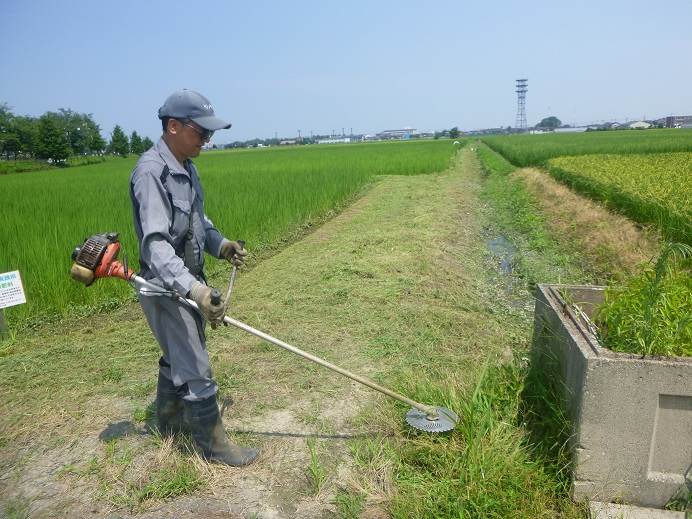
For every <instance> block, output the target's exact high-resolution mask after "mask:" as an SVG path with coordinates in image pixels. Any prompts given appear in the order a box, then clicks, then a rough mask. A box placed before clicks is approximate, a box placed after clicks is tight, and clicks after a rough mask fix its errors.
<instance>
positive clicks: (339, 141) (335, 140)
mask: <svg viewBox="0 0 692 519" xmlns="http://www.w3.org/2000/svg"><path fill="white" fill-rule="evenodd" d="M348 142H351V137H333V138H329V139H319V140H318V141H317V144H346V143H348Z"/></svg>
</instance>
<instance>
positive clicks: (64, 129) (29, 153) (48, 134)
mask: <svg viewBox="0 0 692 519" xmlns="http://www.w3.org/2000/svg"><path fill="white" fill-rule="evenodd" d="M152 145H153V143H152V141H151V139H149V138H148V137H145V138H142V137H140V136H139V135H138V134H137V132H136V131H134V132H132V135H131V136H130V138H129V139H128V137H127V135H125V133H124V132H123V130H122V128H120V126H118V125H116V126H115V128H113V132H112V134H111V140H110V142H106V141H105V139H104V138H103V137H102V136H101V128H100V127H99V125H98V124H97V123H96V122H95V121H94V118H93V116H92V115H91V114H83V113H78V112H74V111H72V110H69V109H64V108H61V109H60V110H58V111H57V112H46V113H44V114H43V115H42V116H40V117H29V116H21V115H15V114H13V113H12V111H11V110H10V108H9V107H8V106H7V104H5V103H0V155H2V156H3V157H4V158H5V159H7V160H9V159H11V158H14V159H17V158H36V159H44V160H51V161H53V162H57V163H60V162H64V161H65V160H66V159H67V158H68V157H70V156H71V155H102V154H104V153H110V154H114V155H121V156H126V155H128V154H130V153H137V154H139V153H142V152H144V151H145V150H147V149H148V148H149V147H151V146H152Z"/></svg>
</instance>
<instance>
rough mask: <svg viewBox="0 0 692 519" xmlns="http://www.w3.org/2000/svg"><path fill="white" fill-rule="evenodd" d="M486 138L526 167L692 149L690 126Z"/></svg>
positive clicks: (506, 155) (498, 149)
mask: <svg viewBox="0 0 692 519" xmlns="http://www.w3.org/2000/svg"><path fill="white" fill-rule="evenodd" d="M482 140H483V142H485V143H486V144H487V145H488V146H490V147H491V148H492V149H493V150H495V151H497V152H498V153H500V154H502V155H503V156H504V157H505V158H506V159H507V160H509V161H510V162H511V163H512V164H515V165H517V166H522V167H526V166H543V165H545V163H546V162H547V161H548V159H551V158H554V157H563V156H566V155H587V154H596V153H599V154H600V153H618V154H630V153H667V152H676V151H686V152H690V151H692V130H687V129H665V130H648V131H633V130H621V131H607V132H584V133H550V134H537V135H531V134H521V135H493V136H487V137H483V139H482Z"/></svg>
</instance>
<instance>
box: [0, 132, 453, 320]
mask: <svg viewBox="0 0 692 519" xmlns="http://www.w3.org/2000/svg"><path fill="white" fill-rule="evenodd" d="M454 151H455V147H454V146H453V144H452V142H451V141H449V140H437V141H417V142H415V141H414V142H396V143H368V144H354V145H347V146H344V145H336V146H322V145H320V146H311V147H294V148H272V149H251V150H234V151H219V152H208V153H204V154H202V155H201V156H200V157H199V158H198V159H197V160H195V163H196V164H197V166H198V169H199V171H200V175H201V177H202V184H203V186H204V190H205V203H206V212H207V214H208V215H209V217H210V218H211V219H212V220H213V221H214V223H215V224H216V226H217V227H218V228H219V229H220V230H221V231H222V232H223V233H224V234H226V235H227V236H228V237H229V238H231V239H245V240H246V242H247V248H248V249H249V250H250V251H251V252H252V251H258V250H262V249H263V248H265V247H271V246H272V245H275V244H277V243H278V242H279V241H280V240H281V239H282V238H285V237H287V236H288V235H290V234H291V233H293V232H296V230H299V229H301V228H303V227H304V226H306V225H309V224H310V222H314V221H319V220H320V219H322V218H324V217H325V216H326V215H328V214H329V213H330V212H331V211H334V210H335V209H338V208H339V207H341V206H343V204H345V203H347V202H348V201H349V200H350V199H352V198H353V197H354V196H355V195H356V194H357V193H358V192H359V191H361V190H362V189H363V188H364V187H365V186H366V185H367V184H368V183H370V182H371V181H372V180H373V179H374V178H375V177H376V176H377V175H416V174H425V173H431V172H435V171H442V170H444V169H446V167H447V166H448V164H449V162H450V159H451V157H452V156H453V153H454ZM135 162H136V159H135V158H127V159H114V160H110V161H107V162H104V163H101V164H92V165H88V166H82V167H74V168H67V169H53V170H48V171H38V172H33V173H25V174H17V175H3V176H0V207H2V212H1V213H0V272H6V271H12V270H19V271H20V273H21V275H22V280H23V283H24V288H25V291H26V293H27V303H26V304H25V305H20V306H16V307H11V308H8V309H6V310H5V316H6V318H7V320H8V322H9V323H10V325H11V327H14V328H16V327H18V326H23V325H27V324H36V323H39V322H41V321H42V320H44V319H52V318H54V317H55V316H56V315H57V316H59V315H66V314H68V313H70V314H75V313H76V312H78V311H82V312H90V311H93V310H94V309H95V308H99V307H108V306H110V305H113V304H117V303H118V302H119V301H121V300H122V299H123V298H125V297H127V296H128V295H131V294H132V291H131V290H130V289H129V287H128V286H127V285H126V284H125V283H123V282H122V281H117V280H101V281H100V282H99V284H98V285H96V288H95V287H90V288H88V289H85V288H84V287H83V286H81V285H79V284H77V283H75V282H74V281H72V280H71V279H70V277H69V269H70V265H71V259H70V253H71V252H72V250H73V248H74V247H75V246H76V245H79V244H81V243H82V241H83V240H84V238H86V237H88V236H89V235H91V234H94V233H97V232H106V231H117V232H119V233H121V241H122V243H123V251H124V252H126V253H127V255H128V261H129V264H130V265H133V266H135V268H136V267H137V266H138V258H137V241H136V237H135V234H134V228H133V224H132V213H131V211H132V210H131V207H130V199H129V194H128V182H129V176H130V172H131V170H132V168H133V166H134V164H135ZM121 257H122V254H121ZM207 258H208V259H210V258H209V257H207Z"/></svg>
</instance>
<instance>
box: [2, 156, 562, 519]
mask: <svg viewBox="0 0 692 519" xmlns="http://www.w3.org/2000/svg"><path fill="white" fill-rule="evenodd" d="M480 189H481V176H480V173H479V168H478V165H477V163H476V159H475V156H474V155H473V153H472V152H471V151H470V150H463V151H462V152H461V153H460V154H459V159H458V161H457V163H456V164H455V166H454V167H452V168H451V169H450V170H449V171H447V172H445V173H442V174H437V175H422V176H415V177H412V176H406V177H403V176H402V177H397V176H392V177H383V178H382V179H381V180H379V181H378V182H377V183H376V184H375V185H374V187H373V188H372V189H371V190H370V191H369V192H368V193H367V194H366V195H365V196H364V197H363V198H361V199H360V200H358V201H357V202H355V203H354V204H353V205H352V206H350V207H349V208H348V209H347V210H346V211H344V212H343V213H341V214H340V215H338V216H337V217H335V218H334V219H333V220H331V221H329V222H328V223H326V224H325V225H323V226H322V227H320V228H319V229H318V230H316V231H315V232H314V233H312V234H310V235H309V236H307V237H305V238H304V239H303V240H301V241H299V242H297V243H295V244H293V245H291V246H289V247H287V248H286V249H285V250H284V251H282V252H281V253H279V254H277V255H275V256H273V257H271V258H269V259H267V260H266V261H263V262H261V263H259V264H257V265H256V266H255V267H254V268H253V269H252V270H251V271H249V272H247V273H241V274H240V275H239V277H238V279H237V281H236V289H235V293H234V299H233V305H232V306H233V308H234V309H233V310H231V312H230V313H231V315H233V316H234V317H236V318H238V319H240V320H243V321H245V322H247V323H248V324H250V325H252V326H255V327H257V328H259V329H261V330H263V331H266V332H267V333H270V334H272V335H274V336H276V337H279V338H281V339H283V340H285V341H287V342H289V343H291V344H294V345H296V346H298V347H301V348H304V349H306V350H308V351H310V352H312V353H315V354H317V355H319V356H322V357H324V358H326V359H327V360H329V361H331V362H334V363H336V364H339V365H341V366H343V367H345V368H347V369H350V370H353V371H355V372H358V373H361V374H365V375H367V376H370V377H373V378H374V379H376V380H378V381H380V382H384V383H386V384H390V385H391V386H393V388H394V389H396V390H399V391H402V392H404V393H406V394H409V395H410V396H412V397H413V398H418V399H420V400H425V401H427V402H428V403H434V404H437V405H448V406H450V407H452V408H454V406H458V405H460V404H459V403H460V402H461V401H462V400H461V399H462V396H463V395H466V394H467V392H468V391H472V390H473V388H474V386H475V384H477V382H478V379H479V374H480V373H482V372H483V369H484V368H483V367H484V366H485V365H486V364H487V363H490V364H493V365H495V364H497V365H499V364H503V363H505V364H506V363H511V362H512V359H513V357H514V353H513V350H516V351H525V349H526V347H527V344H528V340H529V337H530V315H531V309H532V302H531V300H530V298H529V297H528V296H527V295H526V294H524V295H523V296H522V295H519V296H517V294H515V293H511V294H510V293H509V292H508V291H507V286H506V284H505V282H504V281H503V280H502V279H500V277H499V276H498V275H497V272H496V271H495V267H494V265H493V261H492V259H491V258H490V257H489V255H488V254H487V252H486V246H485V240H486V239H487V238H488V236H487V233H488V227H487V211H488V209H487V207H485V206H484V204H483V203H481V202H480V201H479V197H478V195H479V191H480ZM250 245H251V244H250ZM108 283H110V281H107V282H103V283H102V284H101V285H100V288H99V287H98V285H97V287H96V288H94V287H92V288H90V289H89V290H107V289H108V288H107V286H108ZM216 284H217V286H220V285H225V280H216ZM235 309H237V310H235ZM208 334H209V340H208V342H209V349H210V352H211V355H212V366H213V367H214V369H215V375H216V377H217V379H218V381H219V383H220V387H221V395H222V397H232V398H233V400H234V402H233V405H231V406H230V407H229V408H228V409H227V411H226V415H225V424H226V427H227V429H228V431H229V432H230V434H231V435H232V437H233V440H234V441H237V442H239V443H242V444H246V445H257V446H259V447H260V448H261V449H262V451H263V452H262V457H261V459H260V461H259V462H258V463H256V464H254V465H252V466H250V467H247V468H244V469H229V468H223V467H219V466H216V465H208V464H206V463H203V462H202V461H201V460H199V459H198V458H196V457H194V456H190V455H187V454H185V453H184V452H181V451H180V449H179V448H177V447H179V446H172V445H170V444H169V443H166V442H160V441H158V440H157V438H156V437H155V436H152V435H150V434H146V427H145V425H146V420H147V418H148V416H149V414H150V411H151V402H152V400H153V395H154V391H155V377H156V360H157V358H158V349H157V345H156V344H155V342H154V341H153V339H152V337H151V334H150V332H149V330H148V329H147V328H146V325H145V322H144V319H143V317H142V315H141V311H140V310H139V307H138V306H137V305H136V304H132V305H127V306H126V307H125V308H122V309H119V310H117V311H115V312H113V313H111V314H104V315H100V316H95V317H92V318H90V319H88V320H82V321H76V322H73V323H69V324H65V325H58V326H56V327H54V328H51V329H43V330H40V331H38V332H36V333H35V334H34V335H32V336H25V337H20V338H19V339H18V340H17V341H16V342H15V343H13V344H11V345H10V346H9V347H8V348H5V349H4V351H5V354H4V356H2V357H0V370H1V371H2V373H3V374H4V376H3V377H2V379H0V390H1V391H2V393H3V395H4V397H3V398H2V399H1V400H0V495H2V496H3V497H2V498H0V507H4V510H5V512H6V514H7V515H10V514H9V513H8V510H9V511H10V512H11V513H13V514H15V515H14V517H22V515H21V514H22V513H23V511H30V512H31V517H86V516H107V517H130V516H136V517H157V518H158V517H211V518H213V517H235V516H237V517H266V518H271V517H308V518H309V517H358V516H359V515H360V516H361V517H370V518H374V517H387V516H389V515H390V514H394V515H398V516H400V517H405V516H406V514H407V513H408V512H406V510H411V508H410V507H411V506H416V505H415V504H414V505H411V502H412V500H413V501H415V500H416V499H417V498H416V496H413V495H411V494H412V493H414V492H418V490H417V487H415V485H412V484H411V480H410V479H407V478H406V474H410V473H411V471H410V470H409V469H408V468H407V467H406V462H405V461H401V460H399V461H397V458H396V456H392V455H391V451H392V449H393V450H394V451H396V452H400V451H406V450H409V451H410V450H411V449H415V448H417V447H416V445H419V443H420V442H421V441H427V440H420V439H418V436H416V435H411V433H410V431H409V430H408V429H407V428H406V427H405V426H404V424H403V418H404V414H405V412H406V410H407V409H406V407H405V406H403V405H399V404H398V403H394V402H392V401H391V400H389V399H386V398H385V397H383V396H381V395H379V394H377V393H374V392H372V391H370V390H369V389H366V388H363V387H361V386H359V385H357V384H355V383H352V382H351V381H349V380H348V379H345V378H343V377H341V376H339V375H336V374H334V373H332V372H330V371H327V370H325V369H323V368H320V367H318V366H313V365H312V364H310V363H308V362H307V361H303V360H301V359H299V358H298V357H296V356H294V355H292V354H290V353H287V352H284V351H283V350H280V349H278V348H276V347H274V346H271V345H268V344H263V343H261V342H260V341H259V340H257V339H255V338H253V337H251V336H249V335H247V334H244V332H241V331H239V330H235V329H232V328H223V329H219V330H216V331H211V330H209V331H208ZM460 434H461V433H460ZM520 435H521V431H519V430H517V431H516V432H512V431H510V435H509V436H510V437H511V438H514V437H515V436H516V437H517V438H518V437H519V436H520ZM435 441H436V440H435ZM441 441H449V442H450V448H449V449H448V450H449V452H450V453H457V452H458V451H456V450H455V449H456V447H455V445H456V442H457V438H456V437H455V436H451V437H449V438H447V440H444V439H443V440H441ZM508 441H509V440H508ZM512 441H514V440H512ZM481 443H482V442H481ZM517 445H519V444H518V443H517ZM491 447H492V445H491ZM388 452H389V453H388ZM459 452H461V454H464V453H466V454H468V451H466V450H463V451H459ZM455 455H456V454H455ZM421 459H422V458H421ZM522 460H523V458H522ZM429 461H430V460H427V462H429ZM439 462H440V463H448V461H445V460H440V461H439ZM518 463H520V464H523V465H522V467H524V466H526V467H529V465H530V463H529V462H528V461H527V462H524V461H520V462H518ZM481 469H482V467H481ZM522 470H523V468H522ZM425 477H428V476H425ZM479 477H480V476H479ZM484 477H485V476H484ZM522 478H524V479H522ZM414 479H415V478H414ZM533 480H534V481H533V482H532V473H531V472H526V471H525V472H522V473H521V475H520V476H517V477H516V478H515V483H517V484H518V485H519V486H518V488H508V489H507V492H506V495H500V493H502V492H505V490H504V488H503V487H501V486H500V487H498V488H496V489H495V490H494V491H495V492H497V493H498V494H497V495H495V496H494V497H496V498H497V503H496V505H497V506H500V507H502V506H505V504H504V502H505V500H507V502H509V501H512V500H515V501H516V500H518V506H522V502H521V499H522V498H521V495H522V493H523V494H524V496H525V497H524V499H525V500H526V499H533V498H534V497H535V496H537V495H539V494H540V497H541V500H537V502H536V503H528V504H527V505H526V506H530V507H532V508H531V510H536V511H537V512H536V513H535V514H534V515H544V516H546V517H548V516H550V512H551V511H554V510H555V506H556V504H555V503H558V504H559V503H562V502H563V501H564V497H561V496H557V497H555V496H554V495H553V494H552V493H551V492H552V490H550V489H546V490H545V492H543V489H542V488H538V487H536V485H539V486H540V485H541V484H542V483H541V481H542V480H540V478H538V479H537V478H533ZM467 483H468V482H467ZM480 483H481V482H475V483H474V485H475V488H476V489H477V490H478V491H479V492H485V490H484V487H483V485H482V484H480ZM522 485H523V487H522ZM467 486H468V485H467ZM450 488H452V490H454V486H453V485H452V486H451V487H450ZM464 488H466V487H464ZM551 500H552V501H551ZM420 506H422V507H423V508H421V510H423V511H424V510H425V502H424V501H420ZM450 506H455V505H454V503H450ZM512 506H514V505H512ZM560 506H562V505H560ZM407 507H409V508H407ZM0 510H2V508H0ZM544 511H545V513H544ZM24 516H26V515H24ZM419 516H420V515H419ZM510 516H512V514H511V513H508V514H507V515H506V517H510Z"/></svg>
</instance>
